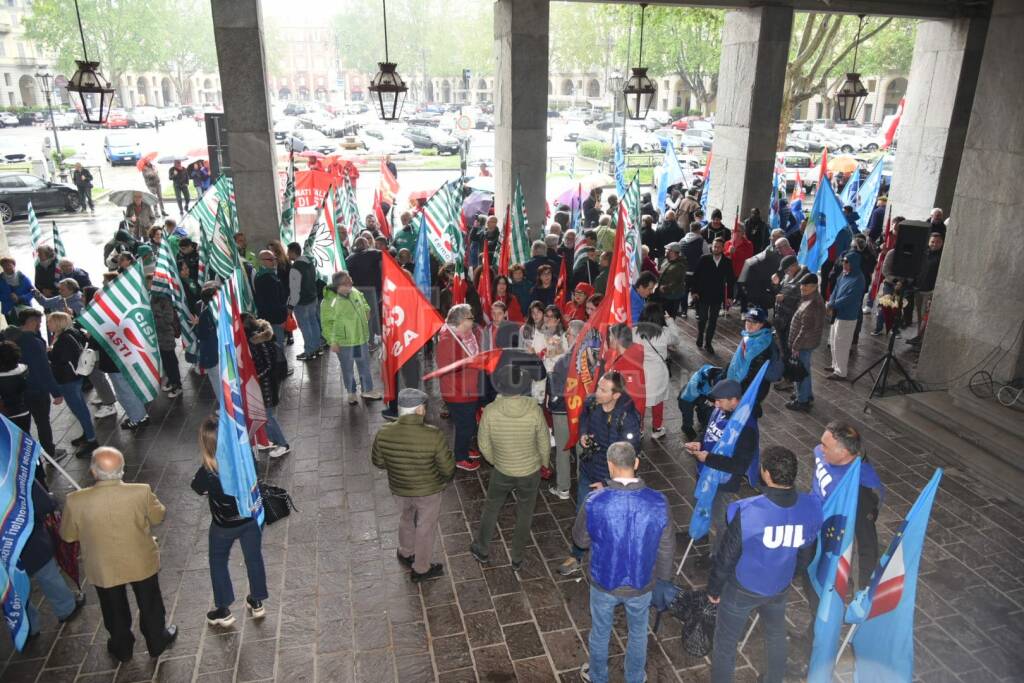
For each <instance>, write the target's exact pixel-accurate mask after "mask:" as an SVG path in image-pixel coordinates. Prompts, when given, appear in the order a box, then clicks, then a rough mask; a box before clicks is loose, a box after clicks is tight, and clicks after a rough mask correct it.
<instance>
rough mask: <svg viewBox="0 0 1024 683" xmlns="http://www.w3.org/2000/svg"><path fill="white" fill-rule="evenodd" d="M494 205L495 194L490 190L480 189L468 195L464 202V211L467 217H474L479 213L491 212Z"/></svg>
mask: <svg viewBox="0 0 1024 683" xmlns="http://www.w3.org/2000/svg"><path fill="white" fill-rule="evenodd" d="M492 206H494V195H493V194H492V193H490V192H479V191H478V192H474V193H473V194H471V195H469V196H468V197H466V201H464V202H462V213H463V214H465V215H466V217H467V218H474V217H476V216H477V215H478V214H486V213H488V212H490V210H491V207H492Z"/></svg>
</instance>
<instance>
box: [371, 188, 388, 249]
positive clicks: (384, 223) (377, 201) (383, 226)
mask: <svg viewBox="0 0 1024 683" xmlns="http://www.w3.org/2000/svg"><path fill="white" fill-rule="evenodd" d="M381 204H382V203H381V197H380V190H374V191H373V215H374V216H376V217H377V225H379V226H380V231H381V232H382V233H383V234H384V236H385V237H387V238H388V239H389V240H390V239H391V225H390V224H389V223H388V217H387V214H385V213H384V207H383V206H382V205H381Z"/></svg>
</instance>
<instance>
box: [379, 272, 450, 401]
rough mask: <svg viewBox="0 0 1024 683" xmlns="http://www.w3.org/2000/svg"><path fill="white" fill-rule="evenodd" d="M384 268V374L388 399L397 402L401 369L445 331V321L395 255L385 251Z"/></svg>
mask: <svg viewBox="0 0 1024 683" xmlns="http://www.w3.org/2000/svg"><path fill="white" fill-rule="evenodd" d="M381 266H382V268H381V309H382V318H381V319H382V321H383V328H384V329H383V334H382V337H383V344H384V353H383V354H382V356H383V358H382V360H381V372H380V374H381V381H382V383H383V384H384V400H385V401H394V400H395V398H396V397H397V395H398V388H397V387H396V386H395V376H396V375H397V374H398V369H399V368H401V367H402V366H403V365H405V363H406V362H407V361H408V360H409V359H410V358H412V357H413V356H414V355H416V352H417V351H419V350H420V348H421V347H422V346H423V345H424V344H425V343H426V342H427V340H429V339H430V338H431V337H433V336H434V335H435V334H436V333H437V331H438V330H439V329H441V325H443V324H444V320H442V319H441V314H440V313H438V312H437V310H436V309H435V308H434V307H433V306H431V305H430V302H429V301H427V299H426V298H425V297H424V296H423V294H422V293H421V292H420V290H419V288H418V287H416V283H415V282H413V280H412V274H411V273H409V271H407V270H405V269H404V268H402V267H401V266H400V265H398V262H397V261H395V259H394V257H392V256H391V254H389V253H387V252H381Z"/></svg>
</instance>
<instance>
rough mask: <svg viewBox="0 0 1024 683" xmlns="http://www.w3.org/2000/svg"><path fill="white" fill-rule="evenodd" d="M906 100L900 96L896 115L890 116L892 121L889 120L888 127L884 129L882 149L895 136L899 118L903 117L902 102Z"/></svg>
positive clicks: (886, 146)
mask: <svg viewBox="0 0 1024 683" xmlns="http://www.w3.org/2000/svg"><path fill="white" fill-rule="evenodd" d="M905 102H906V98H903V97H901V98H900V104H899V106H898V107H896V115H895V116H893V117H892V121H890V122H889V127H888V128H886V129H885V144H884V145H882V149H888V147H889V145H891V144H892V141H893V140H894V139H895V138H896V130H897V129H898V128H899V127H900V119H901V118H903V104H904V103H905Z"/></svg>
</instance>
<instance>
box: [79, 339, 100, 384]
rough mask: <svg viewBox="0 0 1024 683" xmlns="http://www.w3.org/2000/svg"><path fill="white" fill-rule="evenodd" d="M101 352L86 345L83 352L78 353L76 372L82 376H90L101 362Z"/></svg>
mask: <svg viewBox="0 0 1024 683" xmlns="http://www.w3.org/2000/svg"><path fill="white" fill-rule="evenodd" d="M99 359H100V354H99V352H98V351H97V350H96V349H94V348H91V347H88V346H86V347H84V348H83V349H82V353H80V354H78V363H77V364H76V365H75V374H76V375H79V376H81V377H88V376H89V375H91V374H92V371H93V370H95V369H96V363H98V362H99Z"/></svg>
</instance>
